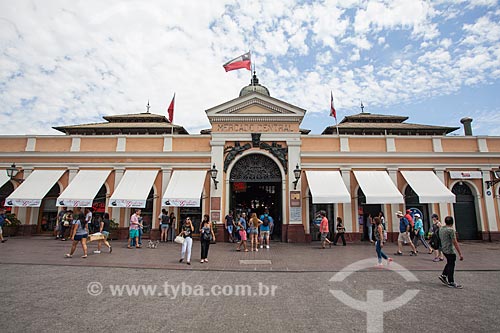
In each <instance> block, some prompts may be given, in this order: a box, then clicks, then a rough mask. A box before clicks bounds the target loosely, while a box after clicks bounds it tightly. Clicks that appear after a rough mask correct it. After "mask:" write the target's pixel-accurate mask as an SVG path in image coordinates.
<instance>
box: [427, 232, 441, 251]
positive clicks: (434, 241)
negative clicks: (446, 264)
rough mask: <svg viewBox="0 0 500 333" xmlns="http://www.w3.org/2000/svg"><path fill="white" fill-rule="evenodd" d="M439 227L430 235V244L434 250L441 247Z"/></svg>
mask: <svg viewBox="0 0 500 333" xmlns="http://www.w3.org/2000/svg"><path fill="white" fill-rule="evenodd" d="M439 229H441V228H438V229H437V230H436V231H435V232H434V233H433V234H432V236H431V241H430V245H431V247H432V248H433V249H434V250H439V248H440V247H441V238H440V237H439Z"/></svg>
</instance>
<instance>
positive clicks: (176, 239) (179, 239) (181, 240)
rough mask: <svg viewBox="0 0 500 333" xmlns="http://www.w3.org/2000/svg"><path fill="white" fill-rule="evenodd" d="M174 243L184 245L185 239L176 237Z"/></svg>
mask: <svg viewBox="0 0 500 333" xmlns="http://www.w3.org/2000/svg"><path fill="white" fill-rule="evenodd" d="M174 242H176V243H178V244H182V243H184V237H182V236H180V235H179V236H177V237H175V239H174Z"/></svg>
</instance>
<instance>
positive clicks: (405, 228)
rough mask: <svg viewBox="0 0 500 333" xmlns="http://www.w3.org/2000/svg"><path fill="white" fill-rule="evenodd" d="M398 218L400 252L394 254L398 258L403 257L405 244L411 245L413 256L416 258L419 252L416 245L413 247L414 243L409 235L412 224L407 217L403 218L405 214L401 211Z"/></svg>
mask: <svg viewBox="0 0 500 333" xmlns="http://www.w3.org/2000/svg"><path fill="white" fill-rule="evenodd" d="M396 216H397V217H398V218H399V236H398V252H396V253H394V254H395V255H397V256H402V255H403V242H405V243H407V244H409V245H410V246H411V249H412V251H411V253H410V255H411V256H416V255H417V250H416V249H415V245H413V242H412V241H411V240H410V235H409V234H408V233H409V232H410V222H409V221H408V219H407V218H406V217H404V216H403V213H402V212H401V211H398V212H397V213H396Z"/></svg>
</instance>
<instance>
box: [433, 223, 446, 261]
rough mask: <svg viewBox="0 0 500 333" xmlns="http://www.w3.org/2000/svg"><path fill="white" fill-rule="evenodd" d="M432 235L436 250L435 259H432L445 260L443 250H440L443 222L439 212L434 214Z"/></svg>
mask: <svg viewBox="0 0 500 333" xmlns="http://www.w3.org/2000/svg"><path fill="white" fill-rule="evenodd" d="M431 218H432V227H431V231H432V236H431V244H430V245H431V248H432V249H433V250H434V259H433V260H432V261H434V262H438V261H443V260H444V256H443V252H442V251H441V250H440V244H439V242H440V239H439V234H438V232H439V229H440V228H441V226H442V223H441V222H440V221H439V216H438V215H437V214H432V216H431Z"/></svg>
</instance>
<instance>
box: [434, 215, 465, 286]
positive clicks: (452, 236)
mask: <svg viewBox="0 0 500 333" xmlns="http://www.w3.org/2000/svg"><path fill="white" fill-rule="evenodd" d="M444 223H445V226H444V227H441V228H439V231H438V232H439V238H440V239H441V251H442V252H443V254H444V256H445V257H446V266H444V270H443V273H442V274H441V275H440V276H439V280H441V282H443V284H445V285H447V286H448V287H450V288H456V289H462V288H463V286H462V285H460V284H457V283H455V277H454V274H455V262H456V261H457V255H456V254H455V251H454V249H453V247H455V249H456V250H457V252H458V255H459V257H460V261H462V260H464V257H463V255H462V251H461V250H460V246H459V245H458V242H457V237H456V233H455V230H454V229H453V217H451V216H446V217H445V219H444Z"/></svg>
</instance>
